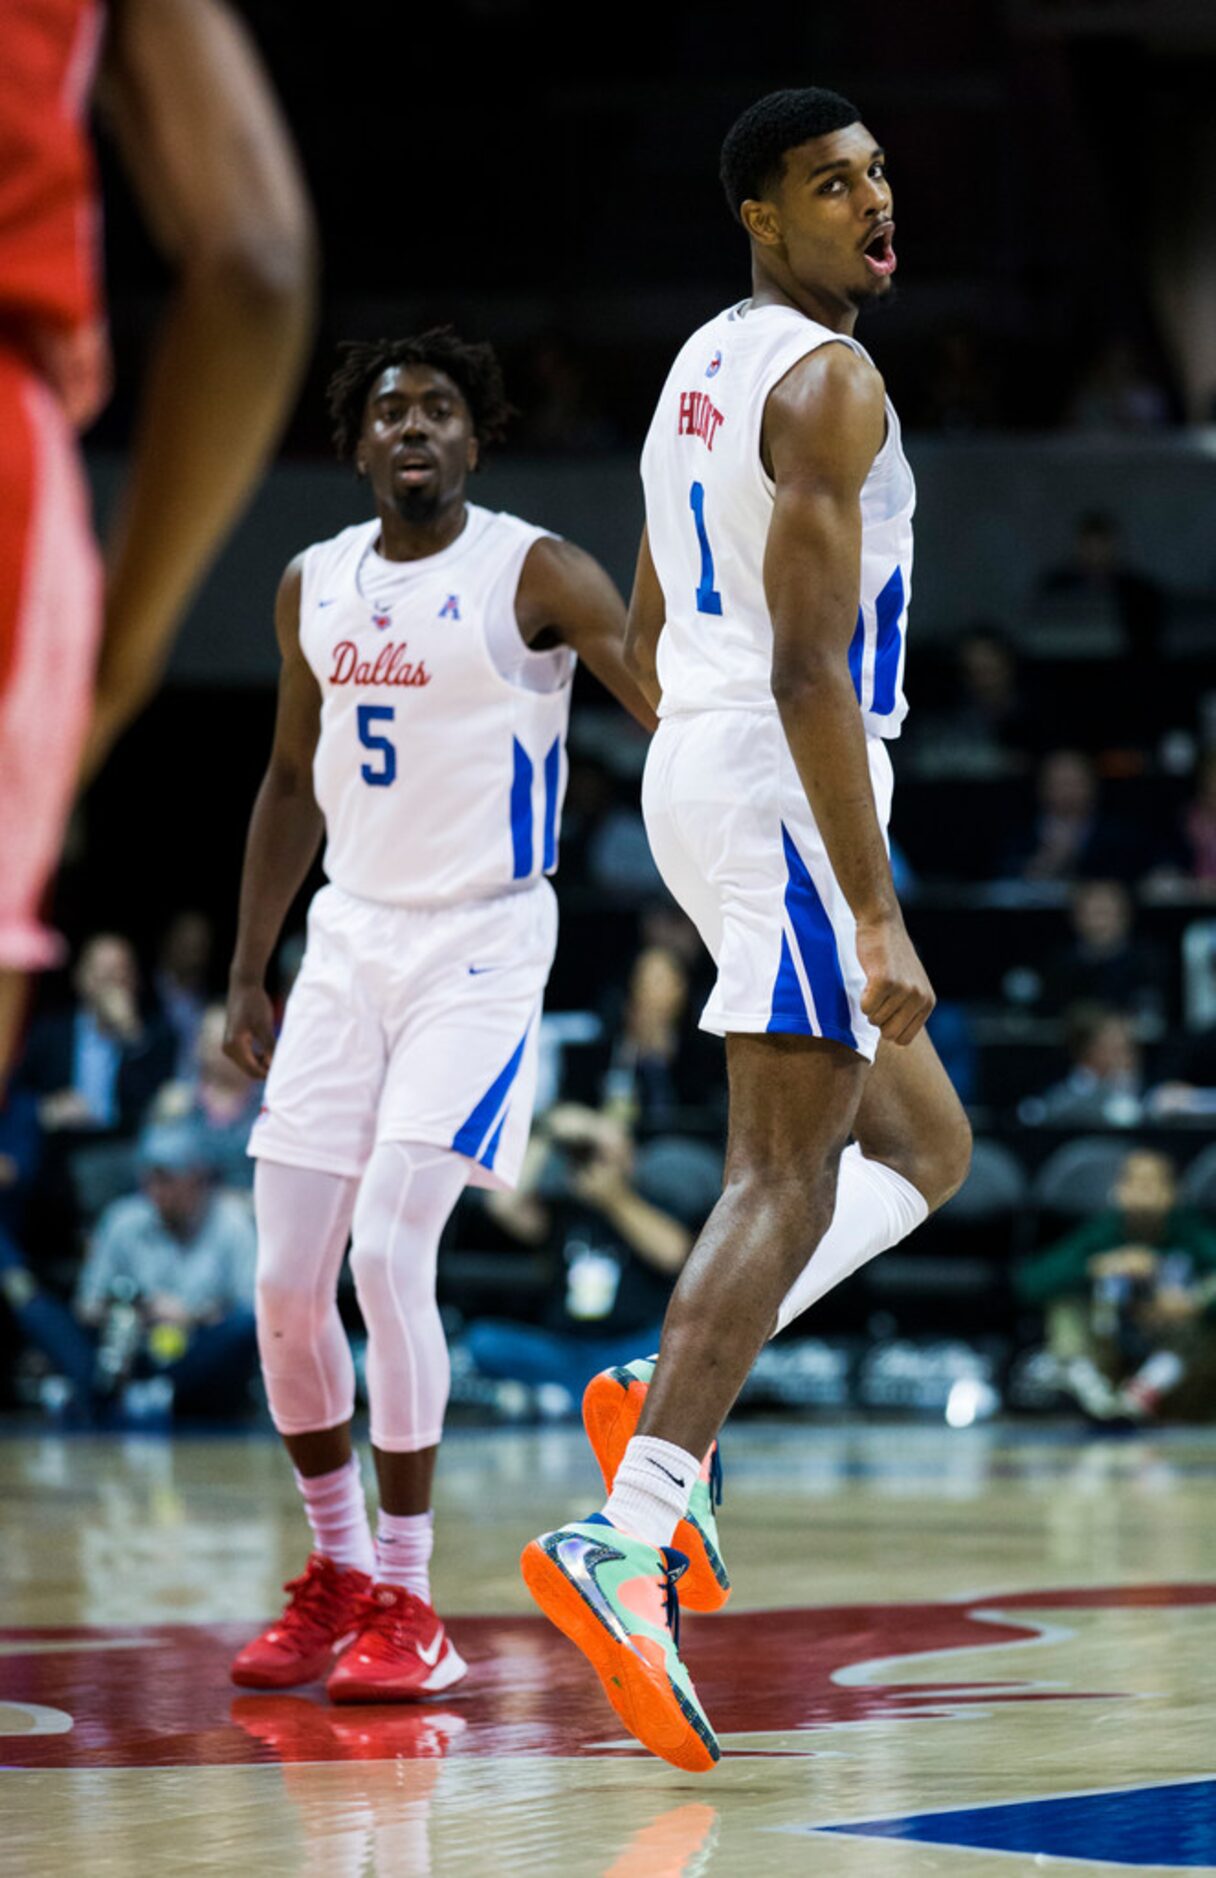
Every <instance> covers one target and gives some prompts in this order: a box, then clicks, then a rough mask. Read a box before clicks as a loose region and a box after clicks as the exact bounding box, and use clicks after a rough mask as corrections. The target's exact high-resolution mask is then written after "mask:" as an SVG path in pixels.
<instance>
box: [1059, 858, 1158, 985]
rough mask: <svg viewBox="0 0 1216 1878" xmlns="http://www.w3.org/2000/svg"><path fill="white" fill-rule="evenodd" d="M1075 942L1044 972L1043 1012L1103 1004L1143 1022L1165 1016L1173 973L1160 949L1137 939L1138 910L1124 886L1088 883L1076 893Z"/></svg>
mask: <svg viewBox="0 0 1216 1878" xmlns="http://www.w3.org/2000/svg"><path fill="white" fill-rule="evenodd" d="M1069 918H1070V922H1071V925H1072V938H1071V939H1070V941H1069V943H1068V945H1067V946H1065V947H1064V949H1063V950H1062V951H1061V952H1058V953H1057V954H1056V956H1055V957H1054V959H1052V960H1051V961H1050V963H1049V964H1048V966H1047V968H1046V970H1045V971H1044V973H1043V996H1042V1004H1043V1008H1044V1009H1045V1010H1047V1011H1050V1012H1056V1011H1063V1010H1065V1009H1066V1008H1067V1007H1068V1006H1069V1005H1075V1004H1078V1003H1080V1002H1082V1001H1085V1000H1091V999H1094V1000H1097V1001H1098V1002H1099V1003H1101V1004H1107V1005H1112V1006H1115V1007H1116V1008H1118V1009H1119V1010H1121V1011H1126V1012H1128V1013H1130V1014H1131V1015H1132V1016H1135V1017H1139V1018H1141V1019H1144V1018H1149V1019H1156V1020H1160V1019H1161V1018H1162V1017H1163V1015H1164V1012H1165V988H1166V984H1167V982H1168V969H1167V965H1166V960H1165V955H1164V954H1163V952H1162V951H1161V949H1160V947H1159V946H1155V945H1153V944H1151V943H1150V942H1149V941H1148V940H1143V939H1137V938H1135V937H1134V934H1133V922H1134V918H1135V909H1134V906H1133V902H1132V896H1131V894H1130V893H1129V892H1128V890H1127V888H1126V887H1125V886H1124V885H1123V883H1122V882H1121V881H1118V880H1087V881H1082V882H1081V883H1080V884H1079V885H1078V886H1077V887H1075V888H1074V889H1073V895H1072V900H1071V903H1070V906H1069Z"/></svg>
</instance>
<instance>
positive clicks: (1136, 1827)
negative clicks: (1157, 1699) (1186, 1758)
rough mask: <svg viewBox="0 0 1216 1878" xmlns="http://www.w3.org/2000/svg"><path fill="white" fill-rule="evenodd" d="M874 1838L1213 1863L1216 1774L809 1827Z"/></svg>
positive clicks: (1051, 1854) (1146, 1861)
mask: <svg viewBox="0 0 1216 1878" xmlns="http://www.w3.org/2000/svg"><path fill="white" fill-rule="evenodd" d="M804 1830H806V1831H808V1832H812V1831H823V1832H835V1833H841V1834H846V1833H847V1834H850V1835H853V1834H856V1835H858V1836H859V1837H861V1838H872V1839H919V1840H921V1841H922V1842H924V1843H926V1844H929V1845H947V1846H956V1847H962V1846H971V1847H973V1848H974V1849H976V1850H980V1851H984V1852H1021V1853H1024V1854H1025V1855H1026V1856H1027V1857H1028V1858H1033V1857H1036V1856H1037V1857H1040V1858H1068V1859H1078V1860H1080V1861H1081V1862H1082V1863H1086V1864H1088V1863H1090V1862H1092V1861H1095V1860H1097V1861H1100V1862H1103V1863H1105V1864H1108V1865H1122V1866H1125V1867H1134V1866H1137V1865H1158V1866H1160V1865H1170V1866H1182V1867H1184V1868H1188V1867H1189V1868H1191V1869H1204V1870H1211V1869H1212V1868H1213V1867H1216V1780H1185V1781H1178V1782H1177V1783H1172V1784H1170V1785H1166V1786H1158V1787H1131V1788H1125V1789H1124V1790H1123V1791H1121V1792H1114V1793H1077V1794H1064V1795H1062V1796H1061V1797H1059V1798H1057V1799H1052V1800H1014V1801H1010V1802H1009V1804H1008V1805H1005V1806H974V1807H966V1808H964V1809H963V1810H962V1811H961V1812H950V1813H909V1814H907V1815H906V1816H905V1817H904V1818H902V1819H873V1820H865V1821H862V1822H861V1823H859V1824H857V1825H851V1826H826V1827H818V1828H816V1827H806V1828H805V1829H804Z"/></svg>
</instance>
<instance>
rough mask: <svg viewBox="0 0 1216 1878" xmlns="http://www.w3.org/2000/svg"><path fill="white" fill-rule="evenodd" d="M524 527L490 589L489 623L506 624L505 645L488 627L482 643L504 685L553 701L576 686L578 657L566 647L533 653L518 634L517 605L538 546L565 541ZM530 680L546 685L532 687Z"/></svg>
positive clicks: (548, 532)
mask: <svg viewBox="0 0 1216 1878" xmlns="http://www.w3.org/2000/svg"><path fill="white" fill-rule="evenodd" d="M521 526H522V527H524V528H526V529H527V531H528V532H527V536H526V538H523V539H521V540H520V541H518V542H517V543H516V545H515V550H514V552H513V554H512V555H511V556H509V557H508V558H507V559H506V560H505V561H504V564H503V567H502V569H501V571H500V573H499V575H498V577H497V579H496V580H495V582H494V586H493V588H492V589H491V593H490V595H489V604H487V608H486V621H487V622H488V621H489V620H490V619H495V620H501V621H502V622H503V623H502V625H501V626H500V627H499V629H498V630H499V631H500V632H501V633H502V634H503V635H504V640H503V644H502V645H501V646H498V645H496V644H495V643H494V639H493V637H492V635H491V632H490V631H489V630H488V629H487V626H486V625H483V627H482V634H481V641H482V646H483V647H484V650H485V655H486V658H487V659H488V661H489V663H490V666H491V669H492V670H493V672H494V674H495V676H496V677H497V678H498V679H499V681H500V682H501V683H502V684H504V685H507V686H509V687H510V689H511V690H512V691H514V692H520V691H522V692H525V693H527V694H529V695H530V696H532V697H554V696H556V695H557V693H559V692H561V691H564V690H565V689H566V688H567V686H569V685H570V684H571V683H572V682H573V679H574V667H575V663H576V659H575V654H574V653H573V652H572V651H571V650H570V648H569V647H568V646H564V645H563V646H550V647H549V648H548V650H547V651H544V652H534V651H533V649H532V647H531V646H530V645H529V644H528V642H527V640H526V639H525V638H524V636H523V634H522V633H521V632H520V630H519V620H518V619H517V618H516V613H515V604H516V600H517V598H518V595H519V583H520V581H521V580H522V579H523V572H524V564H525V562H526V561H527V559H528V556H529V555H530V554H531V552H532V550H533V548H534V547H535V546H536V543H537V542H538V541H560V540H561V539H562V537H561V536H560V535H555V534H554V533H553V531H552V530H551V529H548V528H536V527H534V526H533V525H532V524H531V523H523V524H521ZM508 583H509V584H510V594H509V597H508V595H507V593H506V591H505V590H506V588H507V585H508ZM499 599H500V600H501V604H500V605H499V606H498V608H497V609H495V607H494V605H493V602H494V601H495V600H499ZM508 622H509V630H510V634H511V638H510V640H509V641H507V640H506V638H505V635H506V634H507V631H508V624H507V623H508ZM500 651H501V652H502V654H503V656H502V658H501V659H500V658H499V656H498V654H499V652H500ZM530 677H531V678H532V679H535V680H542V681H544V682H540V683H530V682H529V678H530Z"/></svg>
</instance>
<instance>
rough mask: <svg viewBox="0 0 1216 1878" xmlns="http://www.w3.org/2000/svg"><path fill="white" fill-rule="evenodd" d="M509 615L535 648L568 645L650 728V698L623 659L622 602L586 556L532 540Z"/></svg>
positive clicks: (550, 539)
mask: <svg viewBox="0 0 1216 1878" xmlns="http://www.w3.org/2000/svg"><path fill="white" fill-rule="evenodd" d="M515 616H516V619H517V620H518V621H519V630H520V632H521V633H522V634H523V637H524V639H525V640H526V641H527V643H528V645H530V646H531V647H532V648H533V649H534V650H535V651H537V652H540V651H544V650H545V649H546V647H548V646H551V645H555V644H558V643H559V642H560V643H561V644H562V645H567V646H569V647H570V649H571V651H572V652H576V653H577V654H578V656H579V658H580V659H581V660H582V661H583V664H584V665H586V666H587V668H588V670H589V671H591V672H593V673H594V674H595V676H596V677H597V678H598V679H599V681H600V683H601V685H603V686H604V688H605V689H606V690H608V691H610V692H611V693H612V695H613V697H614V698H616V699H617V701H618V702H619V703H621V704H623V705H624V707H625V709H626V710H627V711H628V712H629V714H630V716H631V717H635V718H636V719H637V721H638V723H639V724H641V725H642V727H643V729H645V730H653V729H654V728H655V725H656V724H657V722H658V720H657V718H656V717H655V714H654V710H653V708H652V706H651V703H650V700H649V699H648V698H647V697H646V696H645V695H644V693H643V691H642V689H641V688H640V687H639V686H638V684H637V682H636V680H635V678H634V676H633V674H632V672H631V670H630V668H629V666H628V665H627V663H626V658H625V606H624V602H623V601H622V599H621V596H620V594H619V593H618V592H617V590H616V585H615V583H614V582H613V581H612V580H611V579H610V578H609V576H608V575H607V574H606V573H605V572H604V569H603V568H602V567H601V566H600V564H599V562H598V561H597V560H595V559H594V557H593V556H592V555H590V554H588V553H586V552H585V550H584V549H582V548H576V547H575V546H574V544H573V543H572V542H569V541H561V540H559V539H557V538H556V537H555V536H551V535H547V536H545V538H544V539H543V540H541V541H537V542H535V543H534V544H533V546H532V547H531V548H530V549H529V551H528V558H527V560H526V561H525V562H524V567H523V573H522V574H521V575H520V580H519V590H518V593H517V595H516V601H515Z"/></svg>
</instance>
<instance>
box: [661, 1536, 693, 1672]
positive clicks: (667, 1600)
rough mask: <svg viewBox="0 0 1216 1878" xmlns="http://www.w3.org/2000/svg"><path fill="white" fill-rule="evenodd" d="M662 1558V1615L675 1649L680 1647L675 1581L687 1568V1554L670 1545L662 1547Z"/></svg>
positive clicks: (678, 1607) (678, 1597)
mask: <svg viewBox="0 0 1216 1878" xmlns="http://www.w3.org/2000/svg"><path fill="white" fill-rule="evenodd" d="M662 1558H663V1616H664V1618H665V1619H666V1622H667V1628H668V1630H670V1632H671V1640H672V1642H673V1643H674V1644H675V1646H676V1649H677V1651H678V1650H679V1648H680V1594H679V1592H678V1591H677V1590H676V1583H677V1581H678V1580H679V1579H681V1578H682V1577H683V1576H684V1574H685V1572H686V1571H687V1570H688V1555H687V1553H685V1552H677V1551H676V1549H675V1547H674V1546H672V1545H665V1546H664V1547H663V1548H662Z"/></svg>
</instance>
